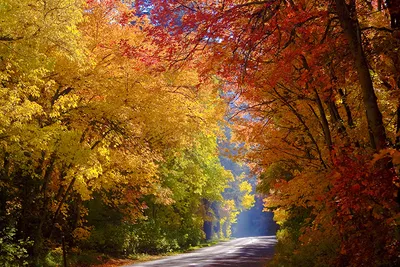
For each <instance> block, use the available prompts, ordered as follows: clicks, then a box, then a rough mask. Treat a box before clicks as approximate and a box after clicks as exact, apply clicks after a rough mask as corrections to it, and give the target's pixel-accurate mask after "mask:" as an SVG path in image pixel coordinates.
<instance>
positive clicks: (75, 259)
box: [42, 239, 229, 267]
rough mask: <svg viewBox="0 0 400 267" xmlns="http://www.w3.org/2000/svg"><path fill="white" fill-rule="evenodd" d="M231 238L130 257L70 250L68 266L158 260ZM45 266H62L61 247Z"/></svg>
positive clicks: (110, 265)
mask: <svg viewBox="0 0 400 267" xmlns="http://www.w3.org/2000/svg"><path fill="white" fill-rule="evenodd" d="M228 240H229V239H221V240H211V241H205V242H203V243H200V244H199V245H197V246H190V247H189V248H186V249H179V250H176V251H171V252H167V253H161V254H157V255H150V254H146V253H137V254H131V255H129V256H128V257H113V256H111V255H107V254H104V253H99V252H96V251H76V250H72V251H69V252H68V254H67V261H68V266H70V267H118V266H124V265H129V264H134V263H138V262H145V261H152V260H158V259H161V258H164V257H167V256H174V255H178V254H182V253H188V252H191V251H194V250H198V249H201V248H204V247H211V246H213V245H216V244H218V243H220V242H223V241H228ZM42 265H43V266H45V267H62V266H63V258H62V250H61V248H57V249H55V250H53V251H51V252H49V253H48V254H47V256H46V258H45V262H43V264H42Z"/></svg>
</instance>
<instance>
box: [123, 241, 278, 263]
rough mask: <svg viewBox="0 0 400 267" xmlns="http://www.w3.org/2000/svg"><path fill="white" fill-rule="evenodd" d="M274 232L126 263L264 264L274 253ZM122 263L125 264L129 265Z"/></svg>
mask: <svg viewBox="0 0 400 267" xmlns="http://www.w3.org/2000/svg"><path fill="white" fill-rule="evenodd" d="M276 242H277V241H276V238H275V236H257V237H244V238H237V239H234V240H231V241H227V242H222V243H220V244H218V245H215V246H212V247H207V248H202V249H199V250H195V251H193V252H190V253H185V254H180V255H177V256H170V257H166V258H163V259H160V260H155V261H149V262H143V263H138V264H134V265H129V266H131V267H142V266H143V267H146V266H147V267H155V266H160V267H184V266H197V267H206V266H207V267H222V266H224V267H228V266H232V267H264V266H265V263H266V262H267V261H268V260H270V259H271V258H272V256H273V254H274V246H275V244H276ZM129 266H126V267H129Z"/></svg>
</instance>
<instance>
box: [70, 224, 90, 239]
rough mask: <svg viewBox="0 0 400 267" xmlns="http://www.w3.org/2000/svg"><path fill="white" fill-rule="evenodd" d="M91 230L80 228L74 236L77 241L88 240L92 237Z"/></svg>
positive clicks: (75, 231)
mask: <svg viewBox="0 0 400 267" xmlns="http://www.w3.org/2000/svg"><path fill="white" fill-rule="evenodd" d="M90 230H91V229H90V228H88V227H78V228H76V229H75V230H74V231H73V232H72V236H73V237H74V239H75V240H86V239H88V238H89V236H90Z"/></svg>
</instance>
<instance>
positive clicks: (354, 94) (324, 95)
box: [142, 0, 400, 266]
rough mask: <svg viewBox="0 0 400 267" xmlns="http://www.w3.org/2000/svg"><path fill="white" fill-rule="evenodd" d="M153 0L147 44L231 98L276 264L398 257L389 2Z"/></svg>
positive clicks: (397, 82) (395, 81) (376, 261)
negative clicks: (266, 213)
mask: <svg viewBox="0 0 400 267" xmlns="http://www.w3.org/2000/svg"><path fill="white" fill-rule="evenodd" d="M155 2H156V4H155V5H154V6H155V7H154V10H153V12H152V13H151V15H150V19H151V20H152V22H154V23H155V24H156V25H160V26H159V27H158V29H157V27H155V29H157V30H158V32H157V31H155V30H152V31H150V33H152V34H155V35H156V36H157V38H156V39H155V40H156V42H157V43H166V42H170V43H172V46H173V47H174V50H173V52H172V53H170V54H169V57H170V58H172V59H174V60H177V62H180V61H179V58H182V57H184V58H186V59H188V60H192V62H201V63H202V64H198V65H197V68H198V70H199V71H200V72H201V73H205V75H209V74H210V73H212V74H214V75H217V76H218V77H219V79H221V80H222V81H223V85H224V90H225V95H226V97H227V98H228V99H229V100H231V101H232V102H233V103H231V104H230V106H231V107H232V108H233V111H232V114H233V115H232V122H233V123H234V125H235V133H234V138H235V139H236V140H238V142H239V143H241V144H243V146H241V147H239V149H238V157H242V158H243V160H245V161H246V162H249V163H250V166H251V169H252V172H253V173H254V174H256V175H258V176H259V178H260V183H259V184H258V188H259V190H260V192H262V193H264V194H269V196H268V197H266V199H265V207H266V209H268V210H274V211H275V215H276V220H277V221H278V223H279V224H280V225H281V232H280V234H279V235H278V236H279V239H280V242H281V243H280V244H281V245H279V246H278V252H277V256H276V260H277V261H276V262H275V263H276V264H277V265H279V264H288V265H289V266H310V265H314V266H323V265H324V264H325V265H326V264H327V265H330V266H332V265H333V266H362V265H371V264H372V265H374V266H380V265H381V266H396V265H398V257H399V255H400V252H399V250H398V242H399V235H398V228H399V227H398V214H399V203H400V201H399V197H398V196H399V183H398V178H397V175H398V170H399V166H398V162H397V158H396V157H397V156H396V155H397V152H398V149H399V146H398V144H399V141H400V139H399V132H400V130H399V129H400V120H399V119H398V117H399V116H400V112H399V110H400V109H399V97H398V90H399V88H400V75H399V73H400V69H399V68H398V66H399V62H400V61H399V59H400V58H399V53H398V50H399V45H400V39H399V35H398V34H399V26H398V24H397V23H396V21H397V17H398V11H395V10H397V9H396V8H393V6H397V5H398V2H397V1H396V2H392V1H390V2H389V1H344V0H336V1H319V2H318V3H317V2H315V1H261V2H248V1H242V0H229V1H201V0H199V1H185V0H183V1H182V0H179V1H175V0H167V1H155ZM142 5H143V6H145V2H143V3H142ZM385 5H388V6H389V8H387V9H386V8H384V7H385ZM170 10H176V12H170ZM165 31H167V32H172V33H173V34H172V35H171V37H170V35H168V34H164V33H165ZM175 55H179V56H178V57H175ZM182 55H183V56H182ZM204 57H206V58H207V59H206V60H204ZM188 64H191V63H188ZM378 225H379V226H378ZM332 237H334V238H332Z"/></svg>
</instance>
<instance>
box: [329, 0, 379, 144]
mask: <svg viewBox="0 0 400 267" xmlns="http://www.w3.org/2000/svg"><path fill="white" fill-rule="evenodd" d="M335 2H336V12H337V15H338V17H339V21H340V24H341V26H342V28H343V30H344V33H345V35H346V37H347V39H348V41H349V45H350V50H351V53H352V55H353V58H354V63H355V67H356V70H357V73H358V80H359V82H360V85H361V91H362V96H363V102H364V106H365V110H366V114H367V121H368V126H369V128H370V129H371V135H372V139H373V142H372V140H371V147H373V148H374V149H377V150H380V149H382V148H384V147H386V133H385V128H384V126H383V121H382V114H381V112H380V110H379V107H378V102H377V98H376V95H375V92H374V87H373V84H372V79H371V75H370V73H369V68H368V63H367V59H366V57H365V54H364V50H363V47H362V41H361V31H360V26H359V24H358V20H357V17H356V10H355V9H356V7H355V1H351V4H350V5H347V4H346V1H345V0H335Z"/></svg>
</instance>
